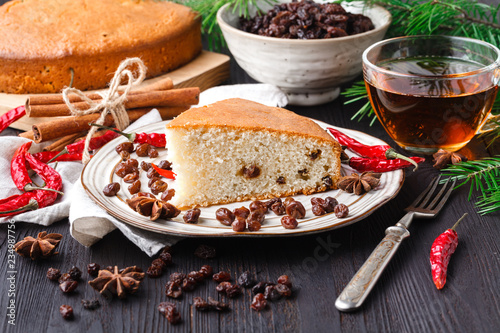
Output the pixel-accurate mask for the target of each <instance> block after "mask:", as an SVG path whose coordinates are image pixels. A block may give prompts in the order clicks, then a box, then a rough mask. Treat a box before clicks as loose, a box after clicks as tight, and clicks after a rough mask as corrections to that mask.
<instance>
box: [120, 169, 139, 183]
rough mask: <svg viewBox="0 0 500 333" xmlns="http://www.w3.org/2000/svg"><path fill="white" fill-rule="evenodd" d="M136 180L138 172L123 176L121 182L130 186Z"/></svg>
mask: <svg viewBox="0 0 500 333" xmlns="http://www.w3.org/2000/svg"><path fill="white" fill-rule="evenodd" d="M137 179H139V173H138V172H132V173H129V174H127V175H125V177H123V181H124V182H125V183H129V184H132V183H133V182H135V181H136V180H137Z"/></svg>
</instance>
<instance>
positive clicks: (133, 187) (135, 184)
mask: <svg viewBox="0 0 500 333" xmlns="http://www.w3.org/2000/svg"><path fill="white" fill-rule="evenodd" d="M140 190H141V181H140V180H139V179H137V180H136V181H134V182H133V183H132V185H129V186H128V192H129V193H130V194H136V193H138V192H139V191H140Z"/></svg>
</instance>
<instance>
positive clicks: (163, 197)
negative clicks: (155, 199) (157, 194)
mask: <svg viewBox="0 0 500 333" xmlns="http://www.w3.org/2000/svg"><path fill="white" fill-rule="evenodd" d="M174 195H175V190H174V189H173V188H169V189H168V190H166V191H164V192H163V193H162V194H161V200H163V201H169V200H171V199H172V198H173V197H174Z"/></svg>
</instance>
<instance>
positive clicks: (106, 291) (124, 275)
mask: <svg viewBox="0 0 500 333" xmlns="http://www.w3.org/2000/svg"><path fill="white" fill-rule="evenodd" d="M142 279H144V272H143V271H142V269H140V268H138V267H137V266H131V267H127V268H125V269H123V270H121V271H119V270H118V266H114V268H113V271H112V272H111V271H108V270H107V269H101V270H99V275H98V276H97V278H95V279H94V280H92V281H89V284H90V286H91V287H92V288H94V289H95V290H98V291H99V292H100V293H101V295H103V296H105V297H110V296H111V295H118V297H119V298H125V296H126V295H127V294H133V293H135V292H136V291H137V289H138V288H139V285H140V283H141V281H142Z"/></svg>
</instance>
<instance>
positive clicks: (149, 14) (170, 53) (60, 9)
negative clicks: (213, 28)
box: [0, 0, 202, 94]
mask: <svg viewBox="0 0 500 333" xmlns="http://www.w3.org/2000/svg"><path fill="white" fill-rule="evenodd" d="M200 25H201V19H200V17H199V16H198V15H197V14H196V13H195V12H193V11H192V10H191V9H190V8H188V7H185V6H182V5H179V4H175V3H171V2H167V1H154V0H72V1H68V0H16V1H10V2H7V3H5V4H4V5H3V6H1V7H0V36H2V38H1V39H0V91H1V92H7V93H16V94H21V93H57V92H60V91H61V90H62V89H63V88H64V87H67V86H68V85H69V84H70V82H71V77H72V72H73V73H74V80H73V86H74V87H75V88H78V89H80V90H92V89H100V88H105V87H106V84H107V83H108V82H109V80H110V79H111V78H112V77H113V73H114V71H115V70H116V69H117V68H118V65H119V64H120V62H121V61H123V60H124V59H126V58H129V57H140V58H141V59H142V60H143V62H144V63H145V65H146V66H147V68H148V72H147V76H148V77H154V76H158V75H160V74H163V73H166V72H168V71H171V70H173V69H175V68H177V67H180V66H182V65H184V64H186V63H188V62H189V61H191V60H192V59H193V58H194V57H196V56H197V55H198V54H199V53H200V52H201V49H202V45H201V27H200Z"/></svg>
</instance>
